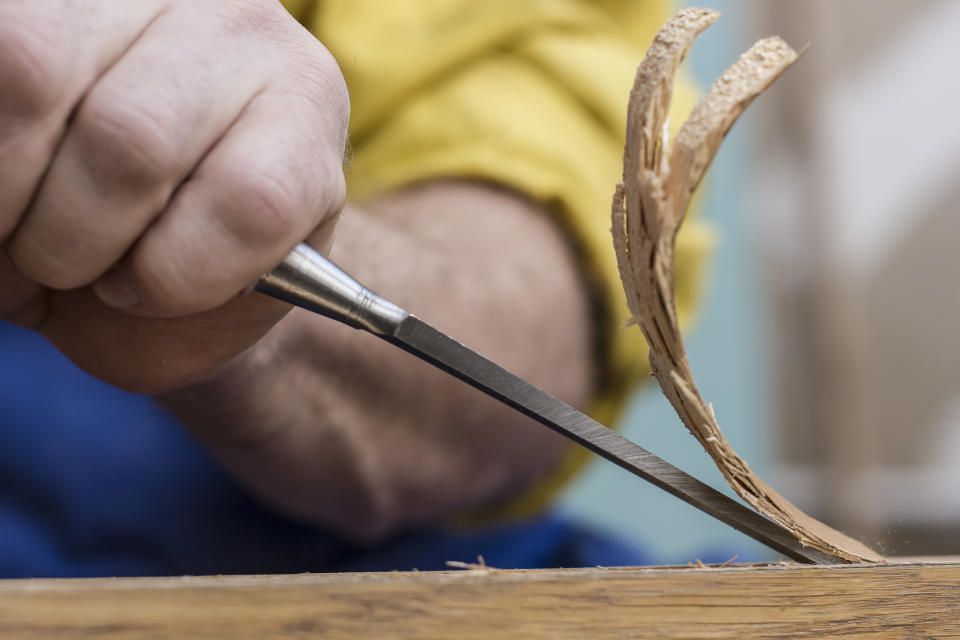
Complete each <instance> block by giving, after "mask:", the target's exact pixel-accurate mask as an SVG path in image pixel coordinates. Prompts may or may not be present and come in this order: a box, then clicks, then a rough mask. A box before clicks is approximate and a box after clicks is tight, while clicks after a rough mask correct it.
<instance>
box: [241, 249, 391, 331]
mask: <svg viewBox="0 0 960 640" xmlns="http://www.w3.org/2000/svg"><path fill="white" fill-rule="evenodd" d="M255 289H256V290H257V291H260V292H262V293H266V294H267V295H270V296H273V297H274V298H279V299H281V300H285V301H286V302H289V303H291V304H294V305H297V306H298V307H303V308H304V309H308V310H309V311H313V312H315V313H319V314H321V315H324V316H327V317H328V318H333V319H334V320H337V321H339V322H343V323H345V324H349V325H350V326H352V327H355V328H357V329H364V330H366V331H369V332H370V333H374V334H377V335H392V334H393V333H394V332H395V331H396V329H397V327H398V326H399V325H400V323H401V322H403V320H404V318H406V317H407V316H408V315H409V314H408V313H407V312H406V311H404V310H403V309H401V308H400V307H398V306H397V305H395V304H393V303H392V302H389V301H387V300H384V299H383V298H381V297H380V296H378V295H377V294H375V293H373V292H372V291H370V290H369V289H367V288H366V287H364V286H363V285H362V284H360V283H359V282H357V281H356V280H354V279H353V278H352V277H350V276H349V275H348V274H347V273H346V272H345V271H343V270H342V269H340V267H338V266H337V265H335V264H333V263H332V262H330V260H328V259H327V258H326V257H325V256H324V255H323V254H321V253H320V252H319V251H317V250H316V249H314V248H313V247H311V246H309V245H307V244H303V243H301V244H299V245H297V248H296V249H294V250H293V251H292V252H291V253H290V255H288V256H287V257H286V258H285V259H284V261H283V262H282V263H280V265H279V266H278V267H277V268H276V269H274V270H273V271H271V272H270V273H268V274H267V275H265V276H263V277H262V278H260V281H259V282H258V283H257V285H256V287H255Z"/></svg>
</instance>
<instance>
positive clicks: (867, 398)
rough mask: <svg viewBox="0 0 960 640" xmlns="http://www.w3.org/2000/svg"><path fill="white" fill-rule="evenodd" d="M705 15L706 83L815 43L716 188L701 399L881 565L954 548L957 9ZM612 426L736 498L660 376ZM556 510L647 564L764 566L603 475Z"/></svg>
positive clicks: (778, 8)
mask: <svg viewBox="0 0 960 640" xmlns="http://www.w3.org/2000/svg"><path fill="white" fill-rule="evenodd" d="M694 4H702V3H694ZM706 6H711V7H713V8H716V9H718V10H720V11H722V12H723V14H724V15H723V17H722V18H721V19H720V20H719V21H718V22H717V23H715V24H714V25H713V26H712V27H710V28H709V29H708V30H707V31H706V32H705V33H704V34H703V35H702V36H701V37H700V38H699V39H698V40H697V43H696V44H695V45H694V48H693V50H692V53H691V56H690V59H689V61H688V62H687V69H688V71H689V72H691V73H692V74H693V75H694V77H695V78H696V80H697V81H698V82H699V83H700V85H701V86H702V87H703V88H704V90H705V89H706V87H708V86H709V84H710V83H712V81H713V80H714V79H715V78H716V77H717V76H719V75H720V73H722V71H723V69H725V68H726V67H727V66H728V65H729V64H730V63H732V62H733V61H734V60H736V58H737V57H738V56H739V55H740V53H742V52H743V51H745V50H746V49H747V48H748V47H749V46H750V45H751V44H752V43H753V42H754V41H756V40H758V39H759V38H761V37H764V36H767V35H772V34H778V35H781V36H783V37H784V38H785V39H786V40H787V41H788V42H790V43H791V45H793V46H794V48H796V49H800V48H802V47H804V46H805V45H806V44H807V43H810V44H811V45H812V46H811V48H810V50H809V51H808V52H807V53H806V55H805V56H804V57H803V58H802V59H801V60H800V61H799V62H798V63H797V64H796V65H795V66H794V67H793V68H792V69H791V70H789V71H788V72H787V73H786V74H785V75H784V76H783V77H782V78H780V80H778V81H777V82H776V83H775V84H774V86H773V87H772V88H771V89H770V90H769V91H768V92H767V93H766V94H764V95H762V96H760V97H759V98H758V99H757V101H756V102H755V103H754V104H753V105H752V106H751V107H750V108H749V109H748V110H747V111H746V113H745V114H744V115H743V116H741V119H740V121H739V122H738V123H737V124H736V125H735V126H734V128H733V130H732V131H731V133H730V135H729V136H728V138H727V140H726V142H725V143H724V145H723V147H722V148H721V151H720V153H719V155H718V156H717V158H716V160H715V161H714V164H713V166H712V168H711V169H710V173H709V174H708V182H707V190H706V193H705V196H706V197H705V198H704V199H703V210H702V211H701V215H704V216H705V217H706V218H707V219H709V220H710V221H711V222H712V224H713V226H714V227H715V229H716V230H717V232H718V238H719V243H718V247H717V251H716V253H715V256H714V261H713V265H712V269H711V281H710V286H709V289H708V294H707V298H706V300H705V301H704V306H703V311H702V313H701V316H700V320H699V323H698V326H697V327H696V328H694V329H693V330H692V331H691V332H689V333H688V336H687V346H688V350H689V354H690V360H691V364H692V366H693V369H694V372H695V374H696V377H697V381H698V383H699V385H700V389H701V391H702V392H703V395H704V397H705V398H706V399H707V400H708V401H710V402H712V403H713V405H714V408H715V410H716V413H717V417H718V419H719V422H720V425H721V427H722V428H723V429H724V431H725V433H726V435H727V437H728V438H729V439H730V441H731V442H732V444H733V446H734V448H735V449H736V450H737V451H738V452H739V453H740V454H741V456H743V457H744V458H745V459H746V460H747V461H748V462H749V463H750V465H751V467H752V468H753V469H754V471H756V472H757V473H758V474H759V475H760V476H761V477H763V478H764V479H765V480H767V481H768V482H770V483H771V484H772V485H773V486H774V487H776V488H777V489H779V490H780V491H781V492H782V493H783V494H784V495H785V496H786V497H787V498H788V499H790V500H791V501H793V502H794V503H795V504H797V505H798V506H800V507H801V508H803V509H804V510H806V511H807V512H808V513H810V514H812V515H814V516H816V517H818V518H821V519H823V520H825V521H826V522H828V523H829V524H831V525H833V526H835V527H837V528H839V529H841V530H843V531H845V532H847V533H849V534H851V535H853V536H855V537H858V538H861V539H862V540H864V541H865V542H867V543H869V544H871V545H873V546H875V547H876V548H877V549H878V550H880V551H882V552H884V553H888V554H899V555H922V554H960V465H958V462H957V461H958V460H960V339H958V337H957V336H955V335H953V333H952V328H953V327H954V326H955V325H956V324H957V318H958V317H960V294H958V292H957V288H956V286H955V283H954V281H955V280H956V279H957V278H958V277H960V179H958V177H960V117H958V115H957V114H958V112H960V107H958V105H960V74H958V73H957V70H958V68H960V39H958V38H956V37H955V34H956V32H957V31H958V29H960V3H958V2H954V1H952V0H919V1H914V2H909V3H907V2H902V1H899V0H882V1H881V0H845V2H842V3H841V2H831V1H830V0H804V1H802V2H801V1H799V0H797V1H789V2H788V1H781V2H768V1H763V0H749V1H748V0H740V1H725V2H718V1H715V2H711V3H707V5H706ZM623 431H624V432H625V434H626V435H627V436H628V437H629V438H631V439H633V440H634V441H636V442H638V443H639V444H641V445H642V446H644V447H647V448H648V449H650V450H652V451H653V452H654V453H656V454H658V455H660V456H662V457H664V458H666V459H667V460H669V461H671V462H673V463H674V464H677V465H678V466H680V467H681V468H683V469H685V470H687V471H688V472H690V473H692V474H694V475H696V476H697V477H699V478H701V479H702V480H704V481H706V482H708V483H710V484H711V485H713V486H715V487H717V488H723V489H725V490H726V484H725V483H724V481H723V479H722V477H721V476H720V474H719V472H717V471H716V469H715V468H714V466H713V464H712V462H711V461H710V459H709V458H708V457H707V455H706V454H704V453H703V452H702V450H700V448H699V446H698V445H697V443H696V442H695V441H694V440H693V438H692V436H690V435H689V434H688V433H687V431H686V429H685V428H684V427H683V425H682V424H681V423H680V421H679V419H678V418H677V417H676V415H675V414H674V413H673V410H672V409H671V408H670V406H669V404H668V403H667V402H666V401H665V400H664V399H663V398H662V396H660V395H659V391H658V390H657V389H656V388H654V385H653V384H651V385H648V386H647V388H646V389H645V390H644V391H642V392H640V393H639V394H638V395H637V397H636V398H635V399H634V402H633V405H632V408H631V410H630V411H629V413H628V416H627V418H626V420H625V424H624V426H623ZM726 492H727V493H730V492H729V490H727V491H726ZM564 509H566V510H567V511H568V512H570V513H573V514H575V515H577V516H578V517H581V518H583V519H585V520H587V521H588V522H591V523H592V524H594V525H595V526H598V527H600V528H603V529H606V530H607V531H609V532H612V533H615V534H617V535H619V536H621V537H624V538H626V539H628V540H630V541H632V542H634V543H636V544H638V545H640V546H642V547H643V548H645V549H646V550H647V551H648V552H649V553H650V554H651V557H652V559H653V560H654V561H656V562H662V563H686V562H688V561H692V560H694V559H696V558H699V559H701V560H703V561H705V562H706V561H714V562H716V561H719V562H723V561H724V560H727V559H729V558H730V557H732V556H734V555H738V556H739V560H764V559H771V558H773V557H774V556H773V555H772V552H769V551H767V550H766V549H765V548H764V547H762V546H760V545H757V544H755V543H753V542H752V541H750V540H749V539H747V538H745V537H744V536H742V535H741V534H739V533H737V532H735V531H733V530H732V529H729V528H728V527H726V526H724V525H722V524H719V523H717V522H715V521H713V520H712V519H710V518H708V517H706V516H703V515H702V514H700V513H699V512H697V511H696V510H694V509H693V508H692V507H688V506H687V505H685V504H683V503H681V502H679V501H678V500H675V499H673V498H671V497H669V496H667V495H666V494H665V493H663V492H661V491H660V490H658V489H655V488H653V487H651V486H649V485H647V484H646V483H644V482H642V481H640V480H638V479H635V478H632V477H631V476H629V475H628V474H627V473H626V472H623V471H621V470H620V469H618V468H616V467H614V466H613V465H609V464H603V463H594V464H593V466H592V467H591V468H590V470H589V472H588V473H587V474H585V476H584V477H583V478H582V480H581V481H580V482H578V483H577V484H576V485H575V486H573V487H571V488H570V489H569V490H568V492H567V493H566V495H565V496H564Z"/></svg>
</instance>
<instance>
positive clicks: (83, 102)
mask: <svg viewBox="0 0 960 640" xmlns="http://www.w3.org/2000/svg"><path fill="white" fill-rule="evenodd" d="M0 86H2V87H3V91H2V92H0V247H2V248H3V249H4V251H0V318H4V319H8V320H12V321H14V322H17V323H18V324H21V325H24V326H28V327H30V328H34V329H37V330H38V331H40V332H41V333H43V334H44V335H45V336H47V337H48V338H49V339H50V340H51V341H52V342H53V343H54V344H55V345H56V346H57V347H58V348H60V349H61V350H62V351H63V352H64V353H66V354H67V355H68V356H69V357H71V358H72V359H73V360H74V361H75V362H77V363H78V364H79V365H80V366H81V367H83V368H85V369H87V370H88V371H90V372H91V373H93V374H94V375H96V376H98V377H100V378H102V379H105V380H107V381H108V382H111V383H113V384H115V385H117V386H120V387H122V388H126V389H130V390H135V391H146V392H155V391H160V390H164V389H170V388H175V387H177V386H181V385H183V384H187V383H189V382H193V381H196V380H199V379H203V378H205V377H209V376H210V375H212V373H213V372H215V371H216V370H217V368H218V367H219V366H220V365H222V364H223V363H224V362H226V361H228V360H229V359H230V358H232V357H233V356H234V355H236V354H237V353H239V352H240V351H242V350H243V349H245V348H247V347H248V346H249V345H250V344H252V343H253V342H255V341H256V340H257V339H258V338H259V337H261V336H262V335H263V334H264V333H266V331H267V330H269V328H270V327H271V326H273V324H275V323H276V322H277V321H279V319H280V318H281V317H282V316H283V315H284V314H285V313H286V311H287V310H288V307H287V305H284V304H281V303H279V302H276V301H273V300H270V299H267V298H266V297H264V296H259V295H252V296H246V297H240V296H238V293H239V292H241V291H242V290H243V289H244V288H245V287H247V286H248V285H249V284H250V283H252V282H254V281H255V280H256V279H257V278H258V277H259V276H260V275H261V274H263V273H264V272H266V271H268V270H269V269H270V268H272V267H273V266H274V265H276V264H277V263H279V262H280V261H281V260H282V258H283V257H284V255H285V254H286V253H287V252H288V251H289V250H290V249H291V248H292V247H293V246H294V245H295V244H296V243H297V242H299V241H301V240H303V239H304V238H306V237H308V236H309V237H310V240H311V242H312V243H313V244H314V245H315V246H318V248H324V249H326V248H329V243H330V241H331V238H332V232H333V227H334V225H335V223H336V219H337V216H338V214H339V211H340V209H341V208H342V206H343V200H344V183H343V174H342V170H341V162H342V157H343V149H344V144H345V137H346V122H347V117H348V116H347V114H348V110H349V108H348V99H347V94H346V89H345V86H344V83H343V79H342V76H341V75H340V71H339V69H338V67H337V65H336V63H335V62H334V60H333V58H332V57H331V56H330V54H329V53H328V52H327V51H326V50H325V49H324V48H323V46H322V45H320V44H319V43H318V42H317V41H316V40H315V39H314V38H313V37H312V36H311V35H310V34H309V33H308V32H307V31H305V30H304V29H302V28H301V27H300V26H299V25H298V24H297V23H296V22H295V21H294V20H293V18H291V17H290V16H289V15H288V14H287V13H286V12H285V11H284V9H283V8H282V6H281V5H280V4H279V3H278V2H276V1H274V0H233V1H226V0H225V1H221V2H196V1H195V0H137V2H130V1H129V0H98V1H97V2H76V1H71V0H46V1H43V2H37V1H35V0H31V1H28V0H19V1H18V0H13V1H12V2H3V3H2V4H0Z"/></svg>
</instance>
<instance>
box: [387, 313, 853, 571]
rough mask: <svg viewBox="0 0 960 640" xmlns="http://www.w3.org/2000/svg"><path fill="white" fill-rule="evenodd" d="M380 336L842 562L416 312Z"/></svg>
mask: <svg viewBox="0 0 960 640" xmlns="http://www.w3.org/2000/svg"><path fill="white" fill-rule="evenodd" d="M380 337H382V338H383V339H385V340H387V341H388V342H392V343H394V344H396V345H397V346H399V347H400V348H402V349H404V350H405V351H408V352H410V353H412V354H413V355H415V356H417V357H418V358H420V359H422V360H425V361H427V362H429V363H431V364H433V365H434V366H436V367H439V368H440V369H443V370H444V371H446V372H447V373H450V374H451V375H454V376H456V377H457V378H460V379H461V380H463V381H464V382H466V383H468V384H470V385H471V386H473V387H475V388H477V389H479V390H480V391H483V392H484V393H486V394H487V395H489V396H492V397H494V398H496V399H497V400H499V401H501V402H503V403H505V404H507V405H509V406H511V407H513V408H514V409H516V410H518V411H520V412H522V413H524V414H526V415H527V416H529V417H531V418H533V419H534V420H536V421H537V422H540V423H541V424H543V425H545V426H547V427H549V428H551V429H553V430H554V431H556V432H558V433H560V434H561V435H563V436H565V437H567V438H569V439H571V440H573V441H574V442H577V443H578V444H580V445H581V446H584V447H586V448H587V449H589V450H590V451H592V452H594V453H596V454H597V455H599V456H602V457H604V458H606V459H607V460H609V461H610V462H612V463H614V464H616V465H618V466H620V467H622V468H623V469H626V470H627V471H629V472H630V473H632V474H634V475H637V476H639V477H641V478H643V479H644V480H646V481H647V482H650V483H651V484H654V485H656V486H657V487H660V488H661V489H663V490H664V491H666V492H668V493H670V494H672V495H674V496H676V497H677V498H680V499H681V500H683V501H684V502H687V503H689V504H691V505H693V506H694V507H696V508H697V509H699V510H701V511H703V512H704V513H707V514H709V515H710V516H713V517H714V518H716V519H717V520H720V521H721V522H724V523H726V524H728V525H730V526H731V527H733V528H734V529H736V530H737V531H740V532H742V533H744V534H746V535H748V536H750V537H751V538H753V539H754V540H757V541H758V542H761V543H762V544H764V545H766V546H768V547H770V548H771V549H773V550H774V551H777V552H778V553H782V554H783V555H785V556H787V557H788V558H791V559H793V560H797V561H799V562H808V563H814V564H833V563H837V562H842V561H841V560H839V559H837V558H835V557H833V556H830V555H827V554H825V553H822V552H820V551H817V550H816V549H811V548H809V547H804V546H803V545H802V544H800V542H799V541H798V540H797V539H796V538H794V537H793V536H792V535H791V534H790V532H789V531H787V530H786V529H785V528H783V527H782V526H780V525H779V524H777V523H775V522H773V521H771V520H768V519H767V518H765V517H763V516H762V515H760V514H758V513H757V512H755V511H752V510H751V509H749V508H748V507H746V506H744V505H743V504H741V503H739V502H737V501H735V500H733V499H731V498H729V497H727V496H726V495H724V494H722V493H720V492H719V491H717V490H716V489H714V488H712V487H710V486H709V485H707V484H704V483H703V482H701V481H699V480H697V479H696V478H694V477H693V476H691V475H690V474H688V473H686V472H684V471H682V470H680V469H678V468H677V467H675V466H673V465H671V464H670V463H668V462H666V461H665V460H663V459H661V458H659V457H657V456H655V455H654V454H652V453H650V452H649V451H647V450H646V449H644V448H643V447H641V446H639V445H637V444H634V443H633V442H631V441H630V440H627V439H626V438H624V437H623V436H622V435H620V434H619V433H617V432H616V431H613V430H612V429H609V428H607V427H605V426H604V425H602V424H600V423H599V422H597V421H596V420H594V419H592V418H590V417H589V416H587V415H585V414H583V413H581V412H579V411H577V410H576V409H574V408H573V407H571V406H570V405H568V404H566V403H565V402H563V401H562V400H559V399H558V398H555V397H554V396H552V395H550V394H548V393H547V392H545V391H542V390H540V389H538V388H537V387H535V386H533V385H532V384H530V383H529V382H526V381H525V380H523V379H522V378H520V377H518V376H516V375H514V374H512V373H510V372H509V371H507V370H506V369H504V368H503V367H501V366H499V365H497V364H495V363H494V362H491V361H490V360H488V359H486V358H484V357H483V356H481V355H480V354H478V353H476V352H475V351H473V350H471V349H469V348H467V347H465V346H464V345H462V344H460V343H459V342H457V341H456V340H453V339H452V338H450V337H449V336H447V335H445V334H443V333H441V332H440V331H437V330H436V329H434V328H433V327H431V326H430V325H428V324H427V323H425V322H423V321H422V320H420V319H419V318H417V317H416V316H413V315H409V316H407V317H406V318H404V319H403V320H402V321H401V322H400V323H399V325H398V326H397V327H396V329H395V331H393V332H392V333H390V334H385V335H381V336H380Z"/></svg>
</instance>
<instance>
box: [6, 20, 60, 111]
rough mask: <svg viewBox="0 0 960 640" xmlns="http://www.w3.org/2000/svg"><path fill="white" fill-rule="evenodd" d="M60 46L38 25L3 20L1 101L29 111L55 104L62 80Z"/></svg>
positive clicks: (12, 108)
mask: <svg viewBox="0 0 960 640" xmlns="http://www.w3.org/2000/svg"><path fill="white" fill-rule="evenodd" d="M58 49H59V48H58V47H57V44H56V39H55V38H54V37H52V36H51V35H50V34H47V33H45V32H44V31H42V30H41V29H39V28H38V27H37V26H35V25H29V24H24V23H22V22H18V21H15V20H3V21H0V86H2V87H3V88H4V89H3V91H0V103H2V104H3V105H4V106H5V107H6V108H7V109H8V110H11V111H13V112H20V113H23V112H25V113H27V114H29V113H36V112H43V111H46V110H47V109H48V108H49V107H50V106H51V105H52V104H54V103H55V101H56V99H57V97H58V95H59V90H58V87H59V86H60V85H61V84H62V83H61V82H60V79H61V78H60V76H61V75H62V74H61V71H62V69H61V65H60V64H59V63H58V57H57V55H56V53H57V51H58Z"/></svg>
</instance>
